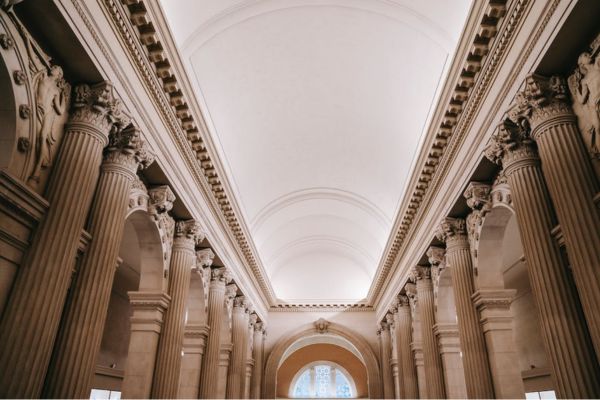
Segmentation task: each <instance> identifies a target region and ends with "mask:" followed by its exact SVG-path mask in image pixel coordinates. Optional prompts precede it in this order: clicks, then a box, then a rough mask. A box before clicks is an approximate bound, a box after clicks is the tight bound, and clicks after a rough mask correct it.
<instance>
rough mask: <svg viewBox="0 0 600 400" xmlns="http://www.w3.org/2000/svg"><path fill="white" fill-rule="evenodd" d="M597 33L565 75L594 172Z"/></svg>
mask: <svg viewBox="0 0 600 400" xmlns="http://www.w3.org/2000/svg"><path fill="white" fill-rule="evenodd" d="M599 52H600V35H598V36H597V37H596V38H595V39H594V40H593V41H592V43H591V44H590V46H589V48H588V49H587V50H586V51H584V52H583V53H581V54H580V55H579V58H578V59H577V67H575V70H574V71H573V73H572V74H571V75H570V76H569V78H568V84H569V91H570V92H571V96H572V99H573V111H574V112H575V115H577V120H578V123H579V130H580V131H581V135H582V136H583V141H584V143H585V145H586V147H587V149H588V151H589V153H590V157H591V158H592V160H593V161H594V164H595V165H594V166H595V167H596V173H598V168H599V166H600V143H599V140H600V138H599V137H598V135H600V57H598V53H599Z"/></svg>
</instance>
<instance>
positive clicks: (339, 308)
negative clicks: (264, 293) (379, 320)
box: [269, 303, 374, 312]
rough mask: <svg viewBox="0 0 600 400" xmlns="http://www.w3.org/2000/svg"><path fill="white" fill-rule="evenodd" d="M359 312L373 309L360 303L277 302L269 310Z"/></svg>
mask: <svg viewBox="0 0 600 400" xmlns="http://www.w3.org/2000/svg"><path fill="white" fill-rule="evenodd" d="M324 311H335V312H359V311H374V309H373V307H372V306H370V305H368V304H362V303H348V304H277V305H276V306H272V307H271V308H270V309H269V312H324Z"/></svg>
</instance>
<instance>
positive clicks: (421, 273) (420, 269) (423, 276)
mask: <svg viewBox="0 0 600 400" xmlns="http://www.w3.org/2000/svg"><path fill="white" fill-rule="evenodd" d="M414 271H415V275H416V277H417V281H421V280H429V279H431V267H430V266H429V265H427V266H425V265H417V266H416V267H415V268H414Z"/></svg>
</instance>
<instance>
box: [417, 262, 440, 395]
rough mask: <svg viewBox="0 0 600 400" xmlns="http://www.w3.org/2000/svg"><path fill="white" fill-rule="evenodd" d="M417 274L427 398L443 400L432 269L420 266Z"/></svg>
mask: <svg viewBox="0 0 600 400" xmlns="http://www.w3.org/2000/svg"><path fill="white" fill-rule="evenodd" d="M416 273H417V297H418V299H419V314H420V315H419V316H420V317H421V318H420V319H421V334H422V339H423V358H424V361H425V381H426V383H427V397H428V398H430V399H441V398H444V397H445V391H444V374H443V371H442V359H441V357H440V353H439V352H438V345H437V341H436V339H435V335H434V333H433V326H434V325H435V317H434V315H435V314H434V310H433V284H432V282H431V268H430V267H422V266H419V267H417V268H416Z"/></svg>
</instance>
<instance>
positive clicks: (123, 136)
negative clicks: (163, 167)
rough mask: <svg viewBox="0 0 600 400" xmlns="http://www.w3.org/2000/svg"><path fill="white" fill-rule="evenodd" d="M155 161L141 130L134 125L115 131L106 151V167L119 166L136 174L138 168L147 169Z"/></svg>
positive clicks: (110, 137)
mask: <svg viewBox="0 0 600 400" xmlns="http://www.w3.org/2000/svg"><path fill="white" fill-rule="evenodd" d="M153 161H154V153H153V152H152V151H151V150H150V149H149V148H148V145H147V144H146V142H145V141H143V140H142V138H141V134H140V131H139V129H137V128H136V127H134V126H133V125H130V126H128V127H127V128H125V129H122V130H115V131H113V132H112V133H111V134H110V135H109V137H108V146H107V147H106V149H104V165H105V166H106V165H117V166H121V167H123V168H126V169H127V170H128V171H130V172H131V173H135V172H136V171H137V169H138V168H142V169H143V168H146V167H148V166H149V165H150V164H152V162H153Z"/></svg>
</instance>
